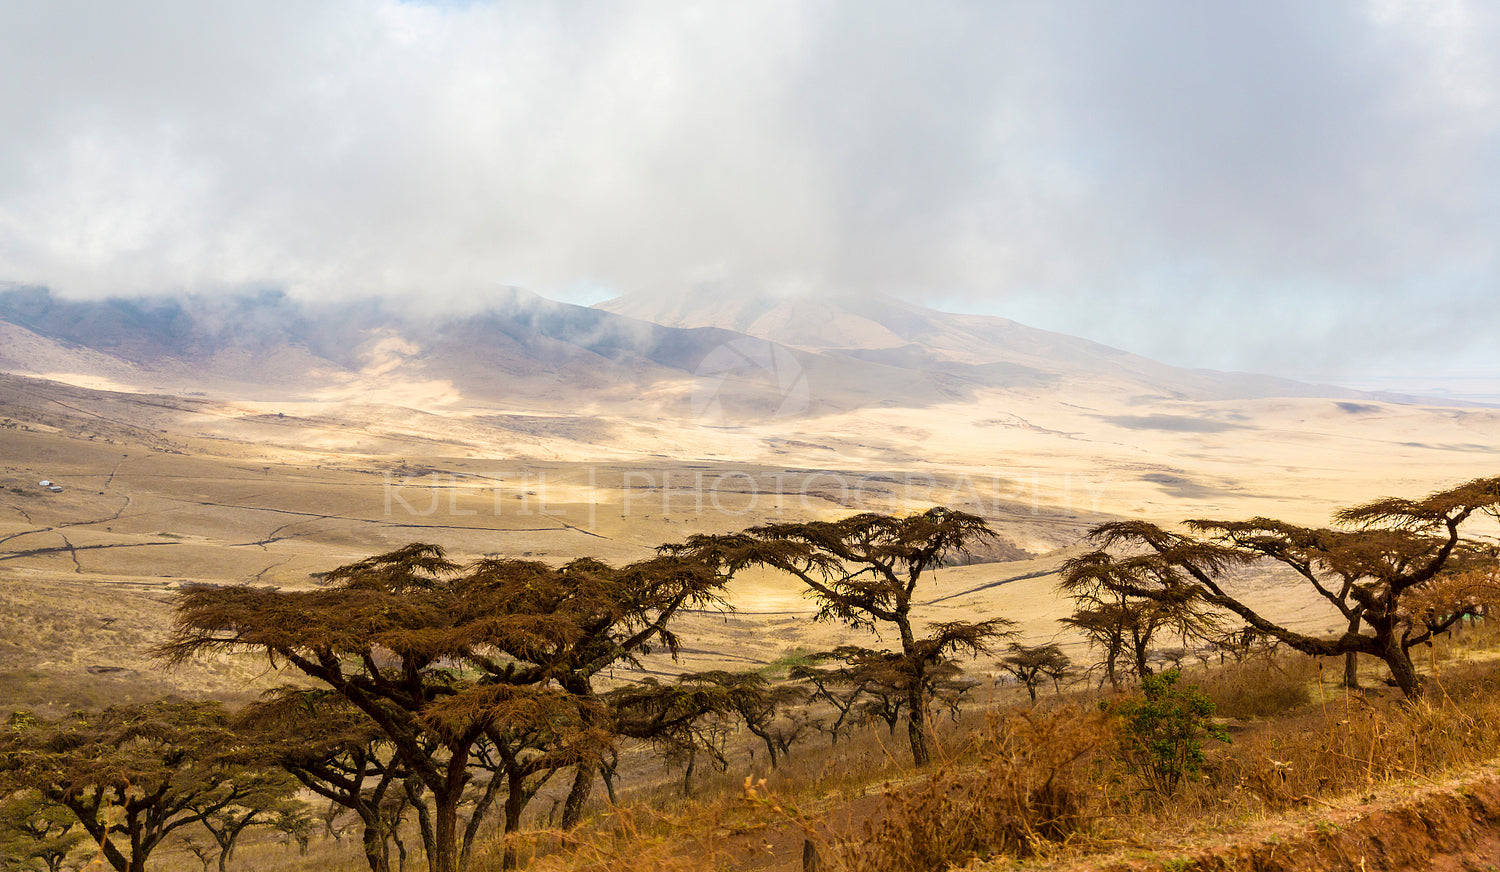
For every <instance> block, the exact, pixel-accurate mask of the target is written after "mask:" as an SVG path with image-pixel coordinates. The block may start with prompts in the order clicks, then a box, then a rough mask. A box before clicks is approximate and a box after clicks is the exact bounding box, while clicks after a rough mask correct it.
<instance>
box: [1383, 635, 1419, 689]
mask: <svg viewBox="0 0 1500 872" xmlns="http://www.w3.org/2000/svg"><path fill="white" fill-rule="evenodd" d="M1382 659H1384V660H1385V664H1386V666H1389V667H1390V669H1391V678H1392V679H1393V680H1394V681H1395V682H1396V686H1397V687H1399V688H1401V692H1402V693H1404V694H1406V698H1407V699H1409V700H1415V699H1420V698H1421V696H1422V679H1421V676H1419V675H1417V668H1416V667H1415V666H1413V665H1412V662H1411V655H1409V654H1408V653H1407V652H1406V651H1405V650H1404V649H1402V648H1401V646H1400V643H1399V642H1394V641H1393V642H1392V643H1391V644H1390V647H1388V648H1387V649H1386V652H1385V657H1384V658H1382Z"/></svg>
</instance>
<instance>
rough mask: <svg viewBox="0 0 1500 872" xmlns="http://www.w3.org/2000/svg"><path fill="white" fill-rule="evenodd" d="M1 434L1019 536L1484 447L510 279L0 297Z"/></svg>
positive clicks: (1160, 385)
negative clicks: (863, 506)
mask: <svg viewBox="0 0 1500 872" xmlns="http://www.w3.org/2000/svg"><path fill="white" fill-rule="evenodd" d="M0 425H3V426H4V427H6V428H10V432H26V431H28V430H29V431H31V432H33V433H45V434H51V435H49V436H48V437H47V438H49V439H50V438H53V437H56V439H58V440H62V441H61V442H58V443H57V446H56V447H54V448H49V449H47V450H49V451H55V452H58V454H57V456H59V457H62V456H67V454H68V452H71V451H74V450H75V449H76V448H77V444H75V443H76V442H77V440H83V442H84V443H89V442H98V441H100V440H104V441H106V442H109V443H110V444H115V443H118V444H122V445H123V444H127V443H134V444H140V445H146V446H150V448H151V450H153V451H170V452H175V453H176V454H178V455H182V456H199V455H202V456H216V457H220V458H230V459H232V458H240V457H254V458H257V462H261V461H267V462H271V463H281V464H293V465H299V466H303V467H306V466H311V467H313V468H322V465H336V466H339V467H340V468H344V467H349V468H355V469H358V470H360V471H361V472H360V474H362V475H368V474H372V472H376V471H382V470H384V471H388V472H391V473H392V474H399V475H401V476H407V475H410V474H413V472H412V471H413V470H424V469H425V470H442V469H450V470H451V469H455V468H457V467H455V466H454V465H453V464H454V463H456V462H457V460H455V459H463V460H464V462H466V463H471V464H474V463H477V464H480V465H481V466H479V467H473V468H476V469H481V470H486V472H485V474H486V475H491V476H514V475H517V474H526V473H525V470H526V469H529V468H530V466H531V465H532V464H534V463H538V462H542V463H570V464H583V465H591V464H600V463H603V464H606V465H609V468H610V469H612V470H613V471H612V472H611V473H609V474H610V475H612V476H614V480H616V481H618V482H624V484H623V487H624V488H625V489H626V490H627V491H629V490H630V489H631V488H633V487H636V486H637V485H639V486H640V487H642V488H645V491H646V492H651V493H655V492H654V491H651V490H650V489H651V487H653V485H651V484H650V482H652V481H655V482H657V483H658V484H661V483H663V482H665V481H667V474H668V469H669V468H670V469H672V470H676V471H675V472H672V473H671V474H672V476H673V478H672V481H673V482H677V483H679V484H673V485H672V487H674V488H676V487H679V486H680V482H683V481H693V480H695V479H694V476H697V475H699V474H703V475H708V476H710V477H718V478H715V479H714V480H716V481H719V480H722V481H727V482H738V484H737V485H736V486H737V487H738V486H744V487H751V488H752V489H754V488H760V487H762V486H763V485H762V484H761V483H760V480H759V479H755V482H756V483H754V484H749V483H748V482H750V481H751V479H753V478H754V477H755V476H760V475H768V476H771V480H772V481H773V482H774V484H773V485H772V486H773V487H775V488H777V489H778V491H777V492H778V493H780V492H781V491H780V489H782V488H784V487H785V484H784V482H787V481H791V482H800V484H796V485H795V487H794V490H795V492H794V493H793V494H792V495H791V497H790V499H792V500H793V501H794V502H795V503H796V504H798V505H801V503H803V502H804V501H807V500H812V497H811V496H810V495H811V494H812V493H814V492H817V493H818V494H821V496H820V497H818V498H817V499H816V500H812V502H811V503H809V505H812V504H817V505H824V506H826V510H828V511H848V510H850V509H851V508H856V507H857V506H858V505H859V502H858V499H857V497H856V496H851V494H857V492H859V491H860V489H862V488H866V487H871V488H878V489H880V490H882V491H883V492H886V493H887V496H888V499H889V500H891V502H890V503H889V505H891V506H903V507H904V506H907V505H908V504H909V505H910V506H911V507H919V506H921V505H925V504H929V503H932V504H948V505H955V506H961V507H968V508H970V509H971V510H975V511H981V512H989V513H992V514H993V513H996V512H1008V513H1010V515H1009V516H1010V517H1011V519H1012V521H1014V520H1015V518H1016V517H1023V518H1024V519H1025V521H1024V522H1025V523H1026V524H1031V523H1033V522H1036V521H1037V519H1038V518H1044V517H1045V518H1051V519H1053V520H1052V521H1049V523H1053V522H1055V521H1056V519H1057V518H1060V517H1074V516H1075V512H1081V513H1083V514H1087V515H1090V516H1097V513H1100V512H1108V513H1115V514H1129V515H1145V516H1150V517H1155V518H1164V519H1172V520H1176V519H1180V518H1183V517H1234V516H1252V515H1257V514H1260V515H1265V516H1269V517H1285V518H1295V519H1298V520H1300V521H1303V522H1308V523H1323V522H1326V515H1325V509H1324V508H1323V506H1324V505H1327V504H1335V505H1337V504H1343V503H1353V502H1357V501H1359V500H1361V499H1369V498H1371V497H1373V496H1376V495H1378V494H1380V493H1384V492H1387V491H1388V490H1395V489H1402V490H1405V491H1409V492H1422V491H1423V490H1424V489H1430V488H1432V487H1434V486H1437V485H1440V484H1444V483H1448V482H1451V481H1453V480H1462V479H1463V478H1465V477H1470V476H1472V475H1474V474H1475V469H1476V464H1481V463H1483V462H1485V460H1486V458H1489V457H1493V456H1494V454H1495V452H1496V451H1500V410H1496V409H1491V408H1484V407H1478V406H1473V405H1469V406H1463V405H1460V404H1456V403H1442V402H1436V401H1427V400H1420V399H1416V398H1411V397H1403V396H1397V395H1390V394H1361V393H1358V392H1356V391H1352V390H1345V389H1340V388H1331V387H1320V386H1315V385H1307V384H1302V383H1298V382H1293V381H1288V380H1285V379H1278V378H1270V377H1265V376H1258V375H1249V374H1242V373H1222V372H1212V371H1205V370H1188V369H1182V368H1178V367H1172V366H1167V365H1164V364H1161V363H1157V362H1155V361H1151V360H1148V359H1146V358H1143V357H1140V356H1138V355H1134V354H1130V353H1127V352H1124V351H1121V350H1118V349H1114V348H1109V347H1107V346H1104V345H1100V344H1098V343H1094V342H1090V341H1087V340H1084V339H1079V338H1075V337H1070V336H1064V335H1059V334H1056V333H1050V332H1047V331H1043V330H1037V329H1033V328H1029V327H1026V326H1024V325H1021V324H1018V323H1016V322H1013V321H1009V320H1006V319H1003V318H994V317H985V316H977V315H958V314H950V313H944V312H939V311H935V310H932V309H928V308H924V307H921V306H917V305H914V304H911V303H906V302H902V301H899V300H893V299H890V298H883V297H843V298H817V299H784V298H777V297H764V298H743V297H742V298H724V299H714V298H712V297H707V298H705V297H698V298H696V299H672V298H669V297H663V296H656V297H635V298H624V299H618V300H612V301H610V302H608V303H604V304H601V305H599V306H597V307H586V306H578V305H572V304H568V303H561V302H556V301H551V300H546V299H543V298H541V297H538V296H536V295H534V294H531V293H528V292H525V291H521V290H515V289H502V290H497V291H496V292H494V293H493V294H491V295H490V296H489V298H488V299H487V300H486V301H485V302H484V304H483V305H482V306H481V307H479V308H478V309H477V310H476V311H470V312H467V313H434V312H423V311H420V310H414V309H409V308H399V307H397V306H396V305H393V304H389V303H383V302H380V301H378V300H368V301H360V302H339V303H314V302H304V301H299V300H296V299H293V298H289V297H287V296H285V295H282V294H278V293H262V294H252V295H242V296H237V297H236V296H231V297H224V296H219V297H194V296H188V297H180V298H165V297H160V298H146V299H109V300H92V301H83V300H70V299H65V298H59V297H57V296H55V295H53V294H50V293H49V292H47V291H46V290H43V289H38V288H11V289H8V290H4V291H0ZM6 438H10V437H6ZM67 440H74V441H73V442H68V441H67ZM64 443H66V444H67V445H72V446H73V447H72V448H66V449H65V448H64V447H62V446H63V445H64ZM38 444H41V443H38ZM408 461H411V462H410V463H409V462H408ZM625 470H634V471H631V472H628V473H627V472H626V471H625ZM518 471H519V472H518ZM751 471H754V472H751ZM33 473H36V474H35V475H33ZM15 474H16V475H17V476H19V477H18V478H17V479H16V480H17V481H18V482H24V481H27V480H31V481H35V480H40V478H41V477H47V476H55V475H57V473H56V472H55V471H54V470H51V469H41V470H32V469H29V468H28V469H27V470H26V471H24V472H20V471H17V472H15ZM424 474H425V473H424ZM465 474H468V473H465ZM579 474H580V475H583V476H584V478H585V480H589V481H592V479H588V476H589V475H592V473H579ZM783 474H786V475H787V476H790V478H778V476H782V475H783ZM747 475H749V476H751V478H746V477H745V476H747ZM913 482H915V483H922V482H941V483H942V484H940V485H939V486H938V488H937V490H936V491H933V490H932V489H931V488H928V487H926V486H922V487H916V488H915V489H912V488H911V486H910V485H911V483H913ZM849 487H852V488H854V491H846V490H845V489H846V488H849ZM804 490H805V493H804ZM908 492H910V495H909V500H910V502H909V503H908V502H903V500H907V499H908V496H906V495H907V494H908ZM919 493H920V494H922V495H920V496H919V495H918V494H919ZM1308 494H1317V495H1319V500H1318V501H1313V502H1310V501H1308V500H1307V499H1305V495H1308ZM521 496H523V497H524V496H525V494H524V493H522V494H521ZM700 496H701V494H700ZM698 498H699V497H694V499H698ZM579 499H580V504H582V503H587V502H588V500H587V499H585V498H584V497H582V496H580V497H579ZM1038 512H1040V513H1041V514H1037V513H1038ZM1078 516H1079V517H1081V516H1082V515H1078ZM662 523H663V524H665V523H666V522H665V521H663V522H662ZM723 523H725V524H728V525H733V524H735V523H737V516H733V515H729V516H726V518H725V519H724V521H723ZM664 529H666V528H664ZM1049 535H1050V534H1049ZM1039 541H1040V540H1039ZM1025 547H1026V548H1027V549H1028V550H1031V551H1037V550H1039V549H1042V548H1043V546H1042V545H1037V546H1036V547H1032V545H1026V546H1025Z"/></svg>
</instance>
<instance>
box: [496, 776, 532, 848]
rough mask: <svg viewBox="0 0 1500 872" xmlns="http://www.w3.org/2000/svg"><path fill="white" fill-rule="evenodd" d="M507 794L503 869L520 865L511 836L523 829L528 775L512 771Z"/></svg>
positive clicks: (508, 779) (508, 780)
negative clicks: (522, 818)
mask: <svg viewBox="0 0 1500 872" xmlns="http://www.w3.org/2000/svg"><path fill="white" fill-rule="evenodd" d="M506 787H507V792H506V796H505V835H506V837H507V838H506V839H505V853H504V856H503V857H502V858H501V860H500V868H501V869H514V868H516V867H517V866H518V865H520V856H519V854H518V853H517V850H516V843H515V840H514V839H512V838H509V836H510V835H511V834H512V833H515V832H519V831H520V829H521V811H522V810H523V809H525V808H526V776H525V775H522V774H520V773H519V772H514V771H513V772H511V773H510V774H509V776H508V778H507V785H506Z"/></svg>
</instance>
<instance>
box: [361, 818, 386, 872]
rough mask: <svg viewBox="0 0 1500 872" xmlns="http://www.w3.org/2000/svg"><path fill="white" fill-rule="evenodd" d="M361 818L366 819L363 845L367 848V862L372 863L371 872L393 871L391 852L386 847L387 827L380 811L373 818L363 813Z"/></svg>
mask: <svg viewBox="0 0 1500 872" xmlns="http://www.w3.org/2000/svg"><path fill="white" fill-rule="evenodd" d="M360 818H361V819H362V820H363V821H364V833H363V836H362V838H363V845H364V849H365V862H366V863H369V864H370V872H391V859H390V854H389V852H388V850H387V848H386V840H385V828H384V825H383V824H382V822H381V821H380V818H379V812H376V813H375V817H374V818H373V819H372V818H370V817H366V815H365V814H363V813H361V814H360Z"/></svg>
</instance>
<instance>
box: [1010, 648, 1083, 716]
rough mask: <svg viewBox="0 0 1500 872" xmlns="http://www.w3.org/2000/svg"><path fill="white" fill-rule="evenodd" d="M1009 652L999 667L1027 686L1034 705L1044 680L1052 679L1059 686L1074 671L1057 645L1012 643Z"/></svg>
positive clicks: (1066, 656) (1069, 661)
mask: <svg viewBox="0 0 1500 872" xmlns="http://www.w3.org/2000/svg"><path fill="white" fill-rule="evenodd" d="M1007 650H1009V651H1010V653H1009V654H1006V655H1005V656H1004V657H1003V658H1001V660H1000V663H999V666H1000V668H1001V669H1002V670H1004V671H1005V672H1008V673H1010V674H1011V675H1013V676H1015V678H1016V680H1017V681H1019V682H1021V683H1022V684H1024V685H1025V686H1026V692H1027V693H1029V694H1030V695H1031V701H1032V702H1033V703H1035V702H1036V689H1037V687H1038V686H1039V685H1041V683H1042V680H1043V679H1051V680H1052V683H1053V685H1054V686H1057V685H1058V684H1059V682H1061V681H1062V680H1063V678H1064V677H1065V676H1066V675H1067V674H1068V673H1069V672H1071V671H1072V669H1073V661H1071V660H1069V659H1068V655H1066V654H1064V653H1063V650H1062V649H1061V648H1059V647H1058V646H1057V645H1055V644H1047V645H1035V646H1027V645H1022V644H1020V643H1017V642H1012V643H1010V646H1009V648H1008V649H1007Z"/></svg>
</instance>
